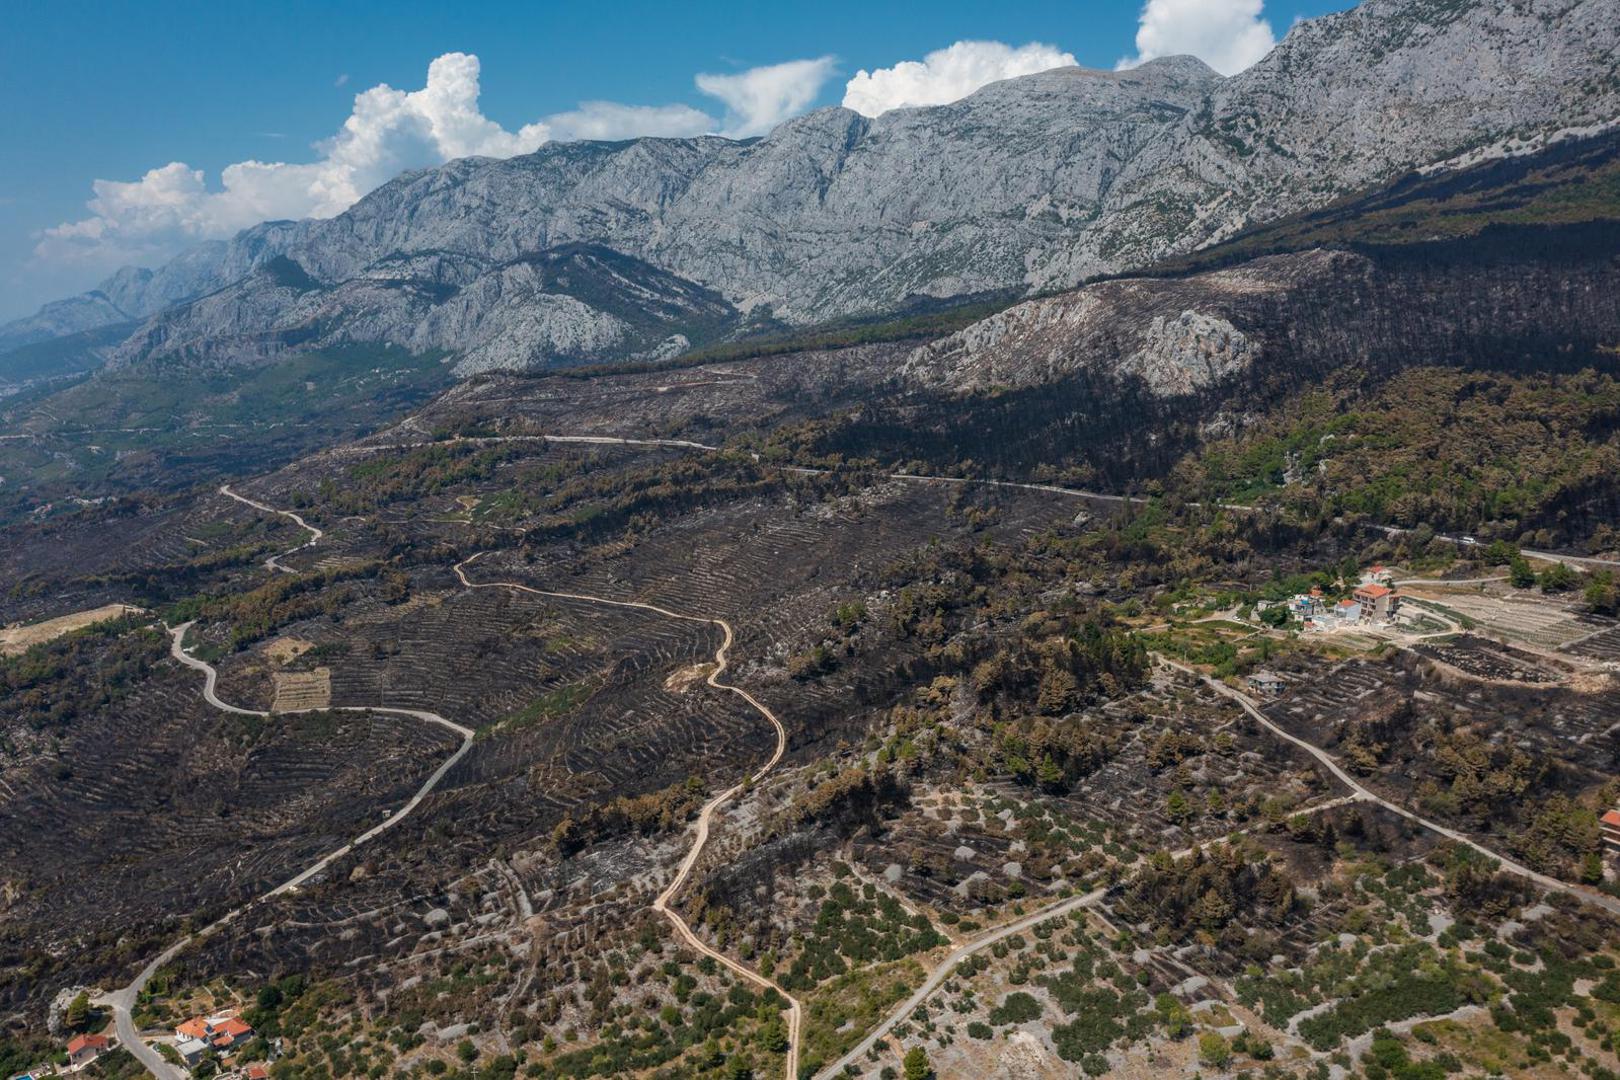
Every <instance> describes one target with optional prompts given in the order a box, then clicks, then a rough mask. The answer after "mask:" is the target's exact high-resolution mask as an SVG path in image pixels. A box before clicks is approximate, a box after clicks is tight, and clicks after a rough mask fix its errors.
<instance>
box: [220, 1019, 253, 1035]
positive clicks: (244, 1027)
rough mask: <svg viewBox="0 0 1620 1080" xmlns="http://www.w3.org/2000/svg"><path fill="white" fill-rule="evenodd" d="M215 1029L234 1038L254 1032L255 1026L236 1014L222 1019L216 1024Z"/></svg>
mask: <svg viewBox="0 0 1620 1080" xmlns="http://www.w3.org/2000/svg"><path fill="white" fill-rule="evenodd" d="M214 1031H215V1032H217V1033H219V1034H222V1035H229V1036H230V1037H231V1038H233V1039H234V1038H236V1037H237V1036H238V1035H251V1034H253V1028H252V1027H251V1026H250V1025H249V1024H248V1022H247V1021H245V1020H239V1019H237V1018H236V1017H234V1016H233V1017H231V1018H230V1019H229V1020H222V1021H220V1022H219V1023H218V1024H216V1025H215V1026H214Z"/></svg>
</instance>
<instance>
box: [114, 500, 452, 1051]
mask: <svg viewBox="0 0 1620 1080" xmlns="http://www.w3.org/2000/svg"><path fill="white" fill-rule="evenodd" d="M232 498H238V499H239V498H240V497H239V496H235V495H232ZM241 501H244V502H246V501H247V500H241ZM250 505H257V504H250ZM266 509H267V508H266ZM272 512H273V513H280V511H272ZM300 524H302V521H301V520H300ZM305 528H311V526H308V525H306V526H305ZM316 532H317V533H318V532H319V530H316ZM316 539H319V536H318V535H317V537H316ZM311 542H312V543H313V541H311ZM192 625H193V624H192V623H190V622H187V623H181V624H180V625H179V626H175V627H171V628H170V629H169V655H170V656H172V657H174V658H175V659H176V660H178V661H180V663H182V664H184V665H185V666H186V667H188V668H192V669H193V670H195V671H200V672H202V673H203V699H204V700H205V701H207V702H208V704H210V705H212V706H213V707H214V708H216V709H220V710H223V711H224V712H228V713H235V714H237V715H238V716H263V717H268V716H271V715H276V716H292V715H296V714H298V713H309V712H357V713H386V714H388V715H391V716H405V717H409V718H411V719H413V720H421V721H423V722H425V723H430V724H437V725H439V726H440V727H443V728H447V729H448V730H450V731H452V732H454V733H455V734H457V735H459V736H461V745H460V746H459V747H457V748H456V751H455V753H453V754H451V755H450V756H449V757H448V758H446V759H445V760H444V761H443V762H442V763H441V764H440V765H439V767H438V768H437V769H434V770H433V772H432V773H431V774H430V775H429V776H428V778H427V779H426V780H424V781H423V782H422V785H421V787H419V788H417V789H416V793H415V794H414V795H412V796H411V797H410V799H409V800H408V801H407V802H406V803H405V804H404V805H403V806H401V807H400V808H399V809H397V810H395V811H394V812H393V813H391V814H389V815H388V816H387V817H386V818H384V819H383V820H382V822H381V823H379V824H377V825H373V826H372V827H371V828H369V829H367V830H366V831H365V832H363V833H361V834H360V835H359V836H356V837H355V838H354V839H353V840H350V841H349V842H348V843H346V844H344V845H343V846H342V847H340V848H338V849H337V850H336V851H332V852H329V853H328V854H326V855H323V856H321V858H319V859H317V860H316V861H315V862H314V863H312V864H311V865H309V866H307V867H305V868H304V869H303V870H301V871H299V872H298V873H297V874H295V875H293V876H292V877H290V878H288V879H287V880H286V881H283V882H282V883H281V884H279V885H277V886H275V887H274V888H272V889H270V890H268V891H266V892H264V893H261V894H260V895H259V896H257V897H255V898H254V899H252V900H249V901H248V902H247V903H245V904H242V905H241V906H240V907H235V908H232V909H231V910H230V911H227V912H226V913H225V914H223V915H221V916H220V917H219V918H218V919H215V920H214V921H213V922H212V923H209V924H208V925H207V926H205V927H203V928H202V929H201V930H197V931H195V932H193V933H190V934H187V935H186V936H185V937H182V938H180V939H179V940H178V941H176V942H174V943H173V944H172V945H170V946H169V947H168V948H167V949H164V950H163V951H162V952H161V953H159V954H158V955H157V956H155V957H153V958H152V960H151V961H150V962H149V963H148V964H147V965H146V966H145V967H143V968H142V969H141V970H140V972H139V973H138V974H137V975H136V976H135V978H134V979H133V980H132V981H131V982H130V983H129V985H128V986H125V987H122V988H120V989H118V990H115V991H113V992H112V993H110V994H106V995H104V996H103V997H101V998H99V999H98V1003H99V1004H102V1005H106V1006H107V1007H109V1008H111V1009H112V1012H113V1023H114V1024H115V1025H116V1027H117V1030H118V1041H119V1043H121V1044H122V1045H123V1047H124V1048H125V1049H126V1050H128V1051H129V1052H130V1053H131V1054H134V1055H135V1057H136V1059H137V1060H138V1061H140V1063H141V1064H142V1065H144V1066H146V1068H147V1069H148V1070H149V1071H150V1072H151V1073H152V1075H154V1076H156V1077H158V1078H159V1080H185V1078H186V1077H188V1076H189V1075H190V1073H189V1072H188V1071H186V1070H184V1069H181V1068H179V1067H178V1066H175V1065H171V1064H170V1063H169V1062H167V1061H165V1060H164V1059H163V1057H162V1056H161V1055H160V1054H159V1053H158V1052H157V1051H156V1050H154V1049H153V1048H152V1047H151V1046H150V1045H149V1044H148V1043H146V1042H145V1041H144V1040H143V1039H142V1038H141V1035H140V1032H139V1031H138V1030H137V1029H136V1027H135V1022H134V1019H133V1016H132V1012H133V1010H134V1007H135V1003H136V1001H137V1000H138V999H139V997H140V994H141V990H142V989H144V988H145V986H146V984H147V983H148V982H150V981H151V979H152V976H153V975H154V974H155V973H156V972H157V970H158V969H159V968H161V967H162V966H163V965H164V964H167V963H168V962H169V961H170V960H173V959H174V958H175V957H176V956H178V955H179V954H180V950H182V949H184V948H185V947H186V946H187V945H190V944H192V943H193V942H197V941H201V940H203V939H204V938H206V937H209V936H211V935H213V934H214V933H216V932H218V931H219V930H220V929H222V928H223V927H225V926H226V925H228V924H229V923H230V922H232V921H233V920H234V919H236V918H237V917H238V916H240V915H241V914H242V913H243V912H244V911H247V910H248V909H249V908H251V907H253V906H254V905H256V904H259V903H262V902H264V901H265V900H269V899H273V898H274V897H277V896H280V895H282V894H283V893H288V892H292V891H294V890H295V889H297V888H298V887H299V886H300V885H302V884H304V882H306V881H308V880H309V879H310V878H312V877H314V876H315V875H317V874H319V873H320V872H321V871H323V870H325V869H326V868H327V867H329V866H331V865H332V864H333V863H334V862H336V861H337V860H339V859H341V858H343V857H344V856H345V855H348V854H349V853H350V852H352V851H353V850H354V849H355V848H357V847H359V846H360V845H361V844H364V843H366V842H367V841H369V840H372V839H373V838H375V837H376V836H378V835H380V834H381V833H383V832H386V831H387V830H388V829H391V828H393V827H394V826H395V825H398V824H399V823H400V822H401V821H403V820H405V818H406V817H407V816H408V815H409V814H410V813H411V811H413V810H415V809H416V808H417V807H418V806H420V805H422V800H424V799H426V798H427V797H428V795H429V794H430V793H431V792H432V791H433V789H434V788H436V787H438V785H439V781H440V780H442V779H443V778H444V774H445V773H447V772H449V771H450V769H451V767H452V766H454V765H455V763H456V762H458V761H460V760H461V758H462V755H464V754H465V753H466V752H467V751H468V750H469V749H470V748H471V747H472V744H473V731H472V729H471V728H468V727H463V726H462V725H460V724H458V723H456V722H454V721H453V720H446V719H445V718H444V717H442V716H440V715H439V714H438V713H431V712H425V711H423V710H420V709H396V708H391V707H387V706H376V707H371V706H362V705H344V706H336V707H333V708H329V709H289V710H286V711H284V712H280V713H274V714H272V713H270V712H268V711H266V710H264V709H244V708H242V707H240V706H237V705H232V704H230V703H229V702H227V701H222V700H220V698H219V695H218V694H217V693H216V692H215V690H216V687H217V686H218V684H219V672H218V671H217V670H216V669H215V668H214V665H212V664H210V663H208V662H207V661H205V660H199V659H197V658H196V657H194V656H192V655H191V654H189V653H187V652H186V650H185V646H184V641H185V636H186V631H188V630H190V629H191V627H192Z"/></svg>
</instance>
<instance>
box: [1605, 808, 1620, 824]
mask: <svg viewBox="0 0 1620 1080" xmlns="http://www.w3.org/2000/svg"><path fill="white" fill-rule="evenodd" d="M1603 824H1605V825H1615V826H1620V810H1605V811H1603Z"/></svg>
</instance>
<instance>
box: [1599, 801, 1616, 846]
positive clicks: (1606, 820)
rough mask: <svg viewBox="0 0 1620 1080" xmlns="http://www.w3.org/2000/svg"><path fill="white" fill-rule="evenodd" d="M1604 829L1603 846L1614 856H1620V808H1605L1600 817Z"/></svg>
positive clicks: (1600, 823) (1600, 824)
mask: <svg viewBox="0 0 1620 1080" xmlns="http://www.w3.org/2000/svg"><path fill="white" fill-rule="evenodd" d="M1598 826H1599V827H1600V828H1601V829H1602V830H1603V846H1604V847H1605V848H1607V849H1608V852H1609V855H1610V856H1612V857H1620V810H1605V811H1603V816H1602V817H1601V818H1599V819H1598Z"/></svg>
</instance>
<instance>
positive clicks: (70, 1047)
mask: <svg viewBox="0 0 1620 1080" xmlns="http://www.w3.org/2000/svg"><path fill="white" fill-rule="evenodd" d="M116 1044H117V1039H116V1037H115V1036H111V1035H75V1036H73V1038H71V1039H69V1040H68V1044H67V1056H68V1068H69V1069H72V1070H73V1071H75V1072H77V1071H78V1070H80V1069H82V1068H84V1067H85V1066H86V1065H88V1064H90V1063H91V1062H92V1061H95V1060H96V1059H97V1058H99V1057H100V1056H101V1055H102V1054H105V1053H107V1052H108V1051H109V1050H111V1049H112V1048H113V1047H114V1046H115V1045H116Z"/></svg>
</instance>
